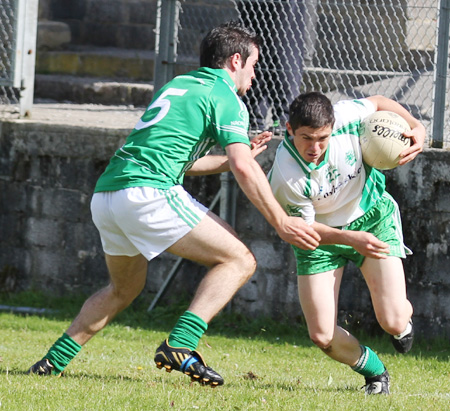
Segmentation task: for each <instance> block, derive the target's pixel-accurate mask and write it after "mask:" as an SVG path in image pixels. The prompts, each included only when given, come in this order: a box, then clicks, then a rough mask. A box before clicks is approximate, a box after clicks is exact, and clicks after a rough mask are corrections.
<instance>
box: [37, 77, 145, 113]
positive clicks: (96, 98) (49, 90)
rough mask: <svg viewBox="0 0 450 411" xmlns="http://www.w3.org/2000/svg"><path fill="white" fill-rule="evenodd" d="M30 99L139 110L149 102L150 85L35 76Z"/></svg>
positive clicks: (93, 79) (102, 79)
mask: <svg viewBox="0 0 450 411" xmlns="http://www.w3.org/2000/svg"><path fill="white" fill-rule="evenodd" d="M34 97H35V99H41V100H42V99H45V100H52V101H57V102H71V103H77V104H86V103H89V104H102V105H126V106H134V107H140V106H147V105H148V104H149V103H150V101H151V99H152V98H153V84H151V83H149V82H147V83H145V82H129V81H114V80H111V79H106V78H98V77H77V76H69V75H62V74H36V77H35V86H34Z"/></svg>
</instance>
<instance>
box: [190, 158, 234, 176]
mask: <svg viewBox="0 0 450 411" xmlns="http://www.w3.org/2000/svg"><path fill="white" fill-rule="evenodd" d="M225 171H230V163H229V162H228V157H227V156H221V155H208V156H204V157H202V158H199V159H198V160H197V161H196V162H195V163H194V164H193V165H192V167H191V168H190V169H189V170H188V171H187V172H186V175H187V176H202V175H207V174H218V173H224V172H225Z"/></svg>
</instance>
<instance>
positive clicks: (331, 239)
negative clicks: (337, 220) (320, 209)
mask: <svg viewBox="0 0 450 411" xmlns="http://www.w3.org/2000/svg"><path fill="white" fill-rule="evenodd" d="M311 227H312V228H314V230H316V231H317V233H318V234H319V235H320V238H321V240H320V245H332V244H342V245H348V246H351V247H353V245H354V240H355V239H354V232H353V231H349V230H340V229H337V228H333V227H329V226H327V225H325V224H321V223H318V222H314V223H313V224H312V225H311Z"/></svg>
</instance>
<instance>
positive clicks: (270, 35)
mask: <svg viewBox="0 0 450 411" xmlns="http://www.w3.org/2000/svg"><path fill="white" fill-rule="evenodd" d="M448 3H449V2H448V0H441V1H439V0H379V1H377V2H375V1H371V0H341V1H333V0H303V1H302V0H226V1H225V0H224V1H203V2H202V1H199V0H197V1H189V0H186V1H182V2H181V3H180V4H181V9H180V13H179V20H178V21H179V25H178V51H177V60H176V68H175V72H176V74H178V73H180V72H185V71H187V70H188V69H192V68H196V67H197V65H198V57H197V56H198V48H199V44H200V41H201V39H202V38H203V36H204V35H205V34H206V32H207V31H208V30H209V29H210V28H212V27H213V26H215V25H217V24H219V23H221V22H224V21H227V20H229V19H239V20H240V21H242V22H243V23H244V24H245V25H246V26H249V27H251V28H253V29H254V30H255V31H256V32H257V33H258V34H259V35H260V36H261V37H262V39H263V46H262V48H261V54H260V61H259V63H258V66H257V70H256V71H257V73H256V75H257V78H256V80H255V81H254V85H253V87H252V89H251V90H250V92H249V93H248V94H247V95H246V96H245V97H244V100H245V102H246V104H247V106H248V108H249V111H250V117H251V121H252V123H251V129H252V130H253V131H256V130H264V129H274V130H275V131H278V132H283V129H284V124H285V122H286V114H287V110H288V107H289V103H290V102H291V101H292V100H293V98H294V97H295V96H296V95H298V94H299V93H300V92H306V91H312V90H315V91H321V92H323V93H325V94H326V95H327V96H328V97H329V98H330V99H331V100H332V102H336V101H338V100H340V99H348V98H360V97H365V96H371V95H376V94H382V95H384V96H386V97H390V98H392V99H394V100H396V101H398V102H400V103H401V104H402V105H404V106H405V107H406V108H407V109H408V110H409V111H410V112H411V113H412V114H413V115H414V116H416V117H417V118H419V119H420V120H421V121H422V122H423V123H424V124H425V126H426V128H427V135H428V139H429V141H428V142H427V143H428V144H430V145H431V144H432V143H433V142H434V141H432V140H433V139H436V138H437V139H438V140H439V138H440V139H441V141H442V140H443V144H441V145H439V141H437V145H435V146H438V147H439V146H447V147H448V146H449V145H450V118H449V115H448V114H447V112H448V110H447V108H448V102H446V96H448V94H449V91H450V81H448V76H449V75H448V71H447V67H448V47H449V41H448V40H449V39H448V34H446V35H445V31H444V35H445V36H446V38H444V41H443V42H441V43H442V44H443V45H442V44H441V46H440V49H438V48H437V44H438V41H437V33H438V28H439V27H441V30H442V27H444V28H445V27H446V26H447V27H448V24H449V22H448V9H449V4H448ZM439 33H440V31H439ZM447 33H448V31H447ZM442 55H444V58H443V59H442V58H441V61H442V60H444V63H440V67H441V71H440V72H438V71H437V70H438V69H439V66H438V64H439V56H442ZM442 76H444V78H443V79H442ZM437 79H440V82H438V81H437ZM442 80H443V81H442ZM435 102H436V104H434V103H435ZM436 112H438V113H440V115H441V117H440V120H439V123H440V124H433V118H434V117H436ZM438 117H439V116H438ZM436 130H437V131H436ZM439 130H440V131H439ZM439 132H440V133H441V136H440V137H439V138H438V136H437V135H436V134H437V133H439ZM442 136H444V137H442Z"/></svg>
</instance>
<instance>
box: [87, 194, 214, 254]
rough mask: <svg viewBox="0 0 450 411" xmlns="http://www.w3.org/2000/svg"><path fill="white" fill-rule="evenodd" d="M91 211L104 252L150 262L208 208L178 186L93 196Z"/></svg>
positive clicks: (194, 223)
mask: <svg viewBox="0 0 450 411" xmlns="http://www.w3.org/2000/svg"><path fill="white" fill-rule="evenodd" d="M91 212H92V220H93V221H94V224H95V226H96V227H97V229H98V231H99V232H100V238H101V241H102V246H103V250H104V251H105V253H107V254H109V255H124V256H129V257H132V256H135V255H138V254H142V255H143V256H144V257H145V258H147V260H151V259H153V258H155V257H156V256H158V255H159V254H161V253H162V252H163V251H164V250H166V249H167V248H169V247H170V246H171V245H173V244H174V243H176V242H177V241H178V240H179V239H180V238H182V237H184V236H185V235H186V234H187V233H189V231H191V230H192V229H193V228H194V227H195V226H196V225H197V224H198V223H199V222H200V221H201V219H202V218H203V217H204V216H205V214H206V213H207V212H208V209H207V208H206V207H205V206H204V205H202V204H200V203H199V202H198V201H197V200H195V199H194V198H192V197H191V195H190V194H189V193H187V192H186V191H185V190H184V188H183V187H182V186H180V185H178V186H174V187H171V188H170V189H168V190H162V189H157V188H152V187H132V188H126V189H123V190H119V191H106V192H100V193H95V194H94V195H93V197H92V201H91Z"/></svg>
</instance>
